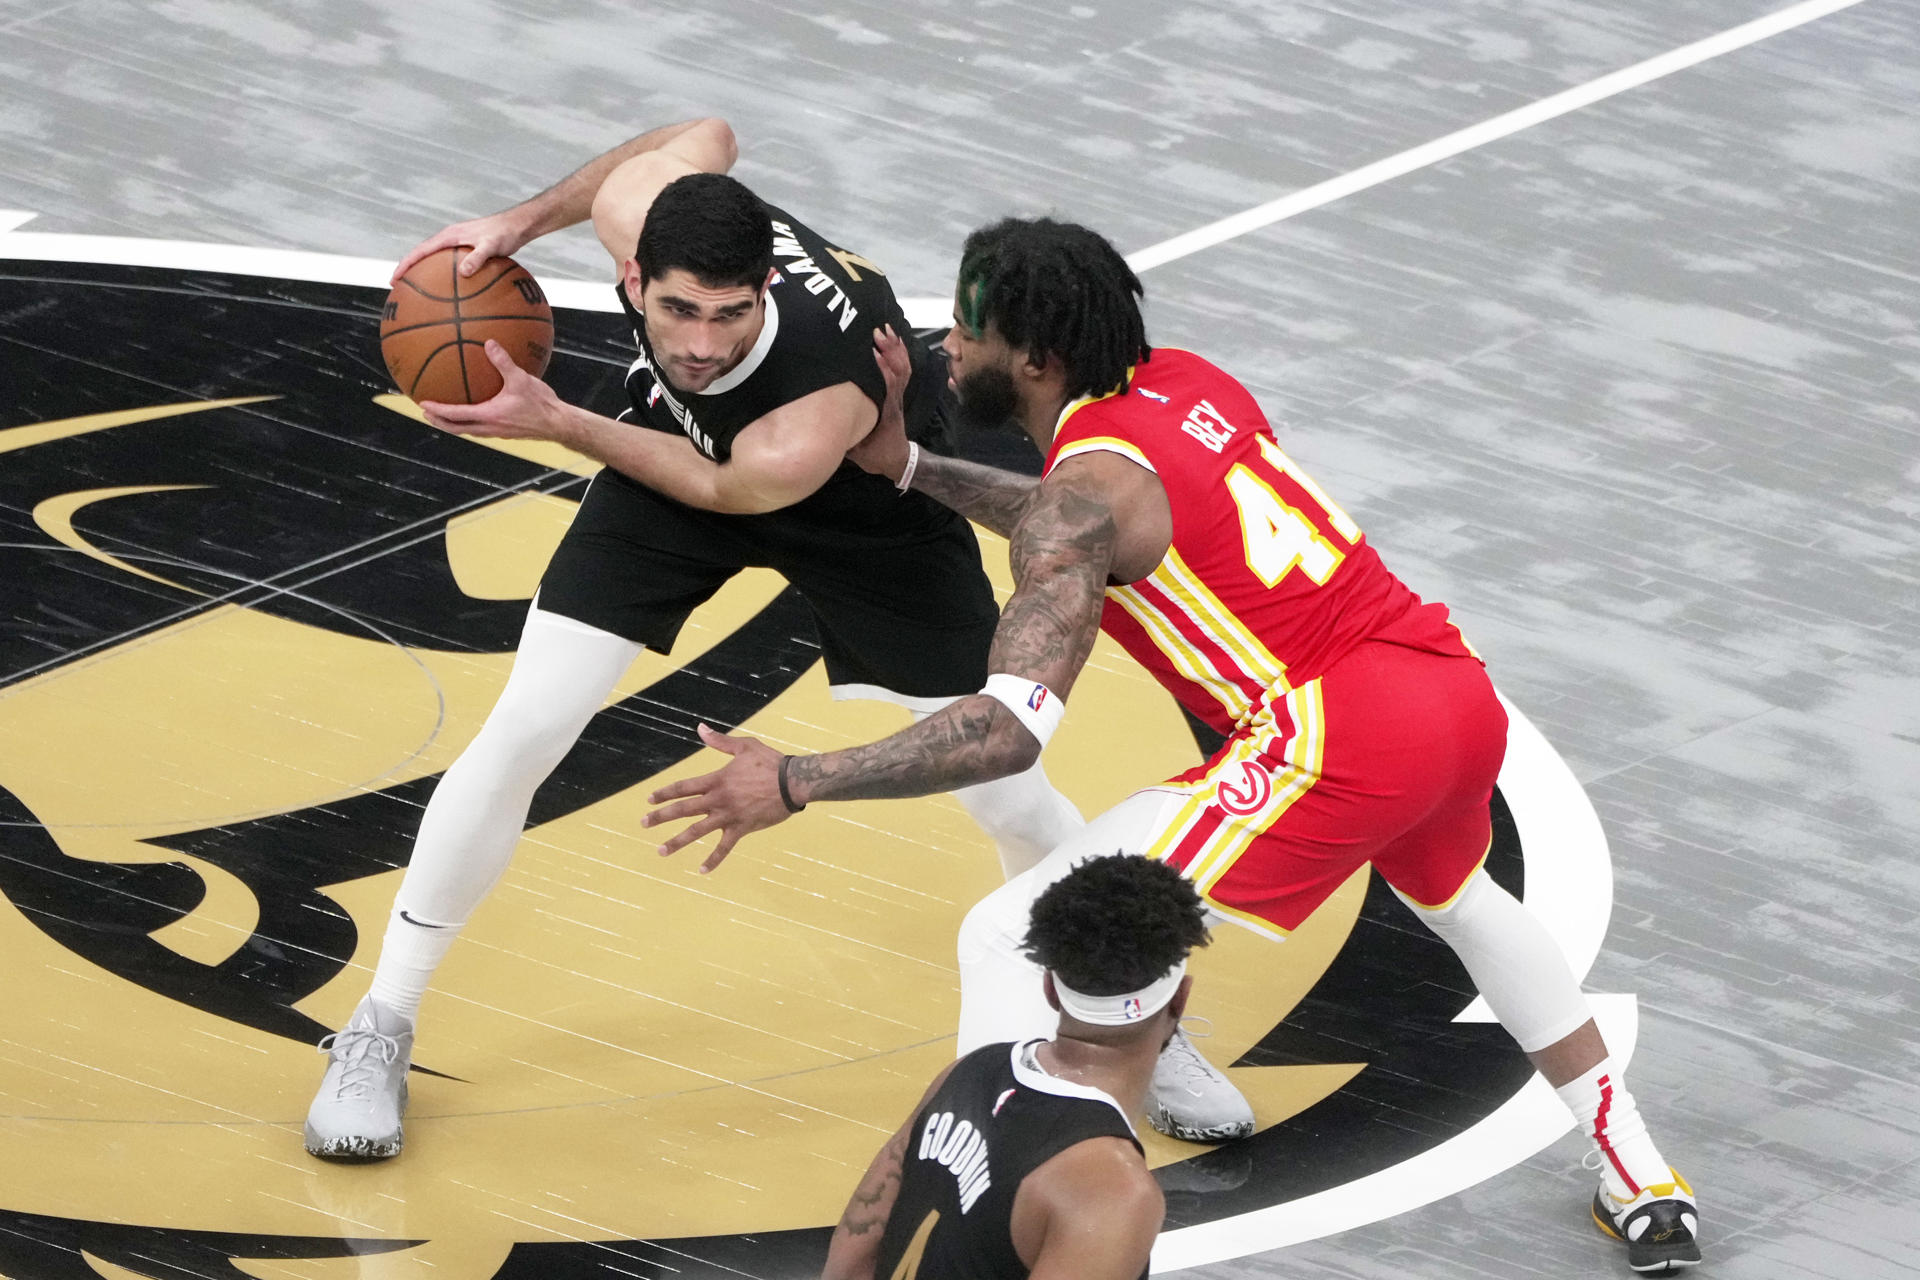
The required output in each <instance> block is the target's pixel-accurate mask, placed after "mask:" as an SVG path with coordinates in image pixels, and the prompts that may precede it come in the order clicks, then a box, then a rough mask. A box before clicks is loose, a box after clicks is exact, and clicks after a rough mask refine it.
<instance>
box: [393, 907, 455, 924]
mask: <svg viewBox="0 0 1920 1280" xmlns="http://www.w3.org/2000/svg"><path fill="white" fill-rule="evenodd" d="M400 918H401V919H402V920H405V921H406V922H407V923H408V924H417V925H419V926H420V927H421V928H422V929H451V928H452V927H453V926H452V925H450V924H428V923H427V922H426V921H425V920H415V919H414V918H413V917H412V916H410V915H408V914H407V913H406V911H404V910H402V911H401V912H400Z"/></svg>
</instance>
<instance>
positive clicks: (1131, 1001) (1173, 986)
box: [1053, 959, 1187, 1027]
mask: <svg viewBox="0 0 1920 1280" xmlns="http://www.w3.org/2000/svg"><path fill="white" fill-rule="evenodd" d="M1186 975H1187V962H1186V961H1185V960H1184V959H1182V960H1181V961H1180V962H1179V963H1178V964H1176V965H1174V966H1173V968H1171V969H1169V970H1167V971H1166V972H1165V973H1164V974H1162V975H1160V976H1159V977H1158V978H1155V979H1154V980H1153V981H1152V982H1149V983H1148V984H1147V985H1146V986H1144V987H1142V988H1140V989H1139V990H1138V991H1122V992H1121V993H1120V994H1119V995H1117V996H1090V995H1087V994H1085V993H1084V992H1080V991H1075V990H1074V989H1073V988H1072V987H1070V986H1068V985H1067V984H1066V982H1065V981H1063V980H1062V979H1061V977H1060V975H1059V974H1058V973H1055V974H1054V975H1053V993H1054V994H1055V995H1056V996H1058V997H1059V998H1060V1008H1061V1011H1062V1012H1064V1013H1066V1014H1067V1015H1068V1016H1070V1017H1073V1018H1077V1019H1078V1020H1080V1021H1081V1022H1089V1023H1092V1024H1093V1025H1094V1026H1096V1027H1124V1026H1126V1025H1127V1024H1129V1023H1133V1022H1139V1021H1141V1020H1142V1019H1145V1018H1150V1017H1152V1016H1153V1015H1154V1014H1156V1013H1158V1012H1160V1011H1161V1010H1162V1009H1164V1008H1166V1007H1167V1002H1168V1001H1169V1000H1172V999H1173V993H1174V992H1176V991H1178V990H1179V989H1180V979H1182V978H1184V977H1185V976H1186Z"/></svg>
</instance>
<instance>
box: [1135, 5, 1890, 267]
mask: <svg viewBox="0 0 1920 1280" xmlns="http://www.w3.org/2000/svg"><path fill="white" fill-rule="evenodd" d="M1859 3H1860V0H1805V2H1804V3H1801V4H1796V5H1791V6H1789V7H1788V8H1785V9H1782V10H1780V11H1779V12H1778V13H1773V14H1769V15H1767V16H1766V17H1764V18H1758V19H1756V20H1754V21H1752V22H1748V23H1744V24H1742V25H1741V26H1737V27H1734V28H1732V29H1730V30H1727V31H1722V32H1721V33H1720V34H1719V35H1717V36H1708V37H1707V38H1706V39H1704V40H1696V41H1695V42H1694V43H1692V44H1690V45H1685V46H1683V47H1681V48H1678V49H1675V50H1673V51H1672V52H1671V53H1663V54H1661V55H1659V56H1658V57H1655V58H1648V59H1647V60H1646V61H1645V62H1638V63H1635V64H1634V65H1633V66H1631V67H1627V68H1624V69H1623V70H1620V71H1615V72H1612V73H1610V74H1608V75H1604V76H1601V77H1600V78H1599V79H1598V80H1592V81H1589V82H1588V83H1586V84H1583V85H1580V86H1579V87H1577V88H1573V89H1568V90H1566V91H1565V92H1562V93H1556V94H1554V95H1553V96H1552V97H1550V98H1542V99H1540V101H1538V102H1534V103H1530V104H1528V105H1527V106H1524V107H1519V108H1517V109H1515V110H1513V111H1509V112H1507V113H1506V114H1505V115H1498V116H1495V117H1494V118H1493V119H1491V120H1483V121H1482V122H1480V123H1479V124H1476V125H1469V126H1468V127H1467V128H1465V129H1461V130H1459V131H1458V132H1457V133H1450V134H1448V135H1447V136H1446V137H1444V138H1435V139H1434V140H1433V141H1432V142H1423V143H1421V144H1420V145H1419V146H1417V147H1413V148H1410V149H1409V150H1406V151H1402V152H1401V153H1400V154H1398V155H1393V156H1388V157H1387V158H1386V159H1384V160H1376V161H1374V162H1373V163H1372V164H1369V165H1365V166H1362V167H1361V168H1358V169H1355V170H1354V171H1353V172H1351V173H1344V174H1341V175H1340V176H1339V177H1337V178H1329V179H1328V180H1327V181H1325V182H1320V183H1315V184H1314V185H1313V186H1311V187H1307V188H1304V189H1303V190H1300V191H1295V192H1294V193H1292V194H1291V195H1285V196H1281V197H1280V198H1279V199H1277V200H1269V201H1267V203H1265V204H1262V205H1256V206H1254V207H1253V208H1251V209H1248V210H1245V211H1244V212H1241V213H1236V214H1234V215H1233V216H1232V217H1230V218H1222V219H1220V221H1218V222H1211V223H1208V224H1207V225H1206V226H1204V227H1200V228H1198V229H1196V230H1193V231H1189V232H1187V233H1186V234H1184V235H1178V236H1175V237H1173V238H1172V239H1171V240H1162V241H1161V242H1160V243H1159V244H1156V245H1149V246H1148V247H1147V248H1145V249H1140V250H1137V251H1136V252H1134V253H1130V254H1128V255H1127V263H1128V265H1130V266H1131V267H1132V268H1133V269H1134V270H1135V271H1146V270H1148V269H1150V268H1153V267H1157V266H1160V265H1162V264H1163V263H1168V262H1172V261H1173V260H1174V259H1176V258H1184V257H1186V256H1187V255H1188V254H1190V253H1198V252H1199V251H1200V250H1202V249H1208V248H1211V247H1213V246H1214V245H1216V244H1220V243H1222V242H1223V241H1227V240H1231V239H1233V238H1234V237H1235V236H1242V235H1245V234H1246V233H1247V232H1249V231H1257V230H1259V229H1260V228H1261V227H1265V226H1270V225H1272V224H1273V223H1276V222H1279V221H1280V220H1281V219H1283V218H1291V217H1293V216H1294V215H1295V214H1297V213H1305V212H1307V211H1308V210H1309V209H1318V208H1319V207H1320V206H1321V205H1323V204H1328V203H1331V202H1332V201H1335V200H1338V199H1340V198H1341V197H1342V196H1350V195H1353V194H1354V193H1355V192H1358V191H1365V190H1366V189H1367V188H1368V187H1375V186H1378V185H1380V184H1381V183H1383V182H1387V181H1390V180H1392V179H1394V178H1398V177H1400V176H1402V175H1403V174H1408V173H1412V172H1413V171H1414V170H1415V169H1424V168H1426V167H1427V166H1428V165H1432V164H1438V163H1439V162H1440V161H1442V160H1446V159H1449V158H1451V157H1453V156H1457V155H1459V154H1460V153H1461V152H1463V151H1471V150H1472V149H1473V148H1475V147H1479V146H1484V145H1486V144H1487V143H1489V142H1497V141H1499V140H1500V139H1501V138H1504V137H1507V136H1508V135H1510V134H1515V133H1518V132H1520V131H1521V130H1522V129H1528V128H1531V127H1533V126H1534V125H1536V124H1541V123H1543V122H1545V121H1548V120H1551V119H1553V118H1554V117H1555V116H1563V115H1566V114H1567V113H1568V112H1569V111H1578V110H1579V109H1580V108H1581V107H1587V106H1592V105H1593V104H1594V103H1596V102H1599V101H1601V100H1602V99H1605V98H1611V97H1613V96H1614V95H1615V94H1618V93H1625V92H1626V91H1627V90H1628V89H1637V88H1639V87H1640V86H1641V85H1643V84H1647V83H1648V82H1650V81H1653V80H1658V79H1660V78H1661V77H1662V76H1670V75H1672V74H1673V73H1674V72H1676V71H1684V70H1686V69H1687V68H1688V67H1691V66H1694V65H1696V64H1698V63H1702V62H1705V61H1706V60H1707V59H1709V58H1717V57H1719V56H1720V55H1721V54H1723V53H1732V52H1733V51H1734V50H1736V49H1744V48H1746V47H1747V46H1748V45H1750V44H1756V43H1758V42H1759V41H1762V40H1765V39H1767V38H1768V37H1769V36H1777V35H1779V34H1780V33H1781V32H1783V31H1791V30H1793V29H1794V28H1795V27H1798V26H1802V25H1804V24H1806V23H1809V22H1812V21H1813V20H1814V19H1816V18H1824V17H1826V16H1827V15H1828V14H1832V13H1838V12H1839V11H1840V10H1842V9H1848V8H1851V7H1852V6H1854V5H1856V4H1859Z"/></svg>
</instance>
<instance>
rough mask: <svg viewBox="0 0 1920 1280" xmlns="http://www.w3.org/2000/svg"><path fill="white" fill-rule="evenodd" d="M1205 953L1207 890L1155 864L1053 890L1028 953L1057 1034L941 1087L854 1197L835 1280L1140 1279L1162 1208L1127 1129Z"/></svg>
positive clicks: (1042, 902)
mask: <svg viewBox="0 0 1920 1280" xmlns="http://www.w3.org/2000/svg"><path fill="white" fill-rule="evenodd" d="M1206 941H1207V931H1206V924H1205V920H1204V906H1203V904H1202V903H1201V901H1200V895H1199V894H1198V893H1197V892H1196V891H1195V890H1194V888H1193V885H1192V884H1191V883H1189V882H1188V881H1187V880H1185V879H1183V878H1182V877H1181V875H1180V874H1179V873H1178V872H1177V871H1175V870H1173V869H1172V868H1171V867H1169V866H1167V865H1165V864H1164V863H1159V862H1151V861H1149V860H1147V859H1145V858H1135V857H1129V856H1125V855H1119V856H1107V857H1097V858H1093V859H1091V860H1089V861H1086V862H1083V863H1081V864H1080V865H1079V866H1078V867H1076V868H1075V869H1074V870H1073V871H1071V872H1069V873H1068V874H1067V875H1065V876H1064V877H1062V878H1061V879H1059V880H1057V881H1055V882H1054V883H1053V884H1052V885H1050V886H1049V887H1048V889H1047V891H1046V892H1045V893H1043V894H1041V895H1040V896H1039V898H1038V899H1036V900H1035V901H1034V903H1033V909H1032V912H1031V915H1030V917H1029V924H1028V927H1027V935H1026V952H1027V954H1028V955H1029V956H1030V957H1031V958H1032V959H1033V960H1034V962H1035V963H1037V964H1039V965H1040V966H1041V967H1042V968H1043V969H1044V970H1045V972H1046V979H1045V990H1046V993H1047V998H1048V1001H1049V1003H1050V1004H1051V1005H1052V1007H1053V1008H1054V1010H1055V1011H1056V1012H1057V1013H1058V1016H1059V1029H1058V1030H1057V1031H1056V1032H1055V1034H1054V1036H1053V1038H1052V1039H1048V1040H1028V1041H1025V1042H1020V1043H1011V1044H1009V1043H998V1044H990V1045H987V1046H985V1047H983V1048H980V1049H977V1050H975V1051H974V1052H972V1053H970V1054H968V1055H966V1056H965V1057H963V1058H961V1059H960V1060H959V1061H958V1062H956V1063H954V1064H953V1065H952V1066H950V1067H948V1068H947V1069H946V1070H944V1071H942V1072H941V1073H940V1074H939V1076H937V1077H936V1078H935V1079H934V1082H933V1085H932V1087H931V1088H929V1089H928V1091H927V1094H926V1096H925V1097H923V1098H922V1099H921V1100H920V1105H919V1106H918V1107H916V1108H915V1109H914V1113H913V1115H912V1116H911V1117H910V1118H909V1119H908V1121H907V1123H906V1124H904V1125H902V1126H901V1128H900V1130H899V1131H898V1132H897V1133H895V1134H894V1135H893V1137H892V1138H891V1139H890V1140H889V1141H888V1142H887V1144H886V1146H884V1147H882V1148H881V1149H880V1154H879V1155H877V1156H875V1157H874V1160H873V1163H872V1165H871V1166H869V1167H868V1169H867V1173H866V1177H865V1178H864V1179H862V1181H861V1184H860V1186H859V1188H858V1189H857V1190H856V1191H855V1192H854V1194H853V1198H852V1200H851V1201H849V1202H848V1204H847V1211H846V1213H845V1214H844V1215H842V1217H841V1219H840V1225H839V1226H838V1227H837V1228H836V1229H835V1231H834V1233H833V1242H832V1244H831V1246H830V1247H829V1251H828V1254H827V1267H826V1271H825V1276H826V1277H827V1280H870V1278H871V1277H875V1276H900V1275H910V1276H914V1277H916V1280H943V1278H945V1277H958V1276H965V1277H972V1278H975V1280H987V1278H989V1277H991V1278H995V1280H997V1278H998V1277H1003V1276H1004V1277H1015V1278H1023V1277H1025V1276H1027V1275H1029V1274H1045V1275H1054V1276H1074V1277H1077V1278H1080V1280H1135V1277H1139V1276H1144V1275H1145V1274H1146V1271H1147V1261H1148V1255H1149V1253H1150V1252H1151V1251H1152V1248H1153V1240H1154V1237H1155V1236H1156V1235H1157V1234H1158V1233H1159V1230H1160V1222H1161V1218H1162V1216H1163V1214H1164V1212H1165V1208H1166V1205H1165V1201H1164V1200H1163V1199H1162V1196H1161V1192H1160V1188H1159V1185H1158V1184H1157V1183H1155V1181H1154V1179H1153V1175H1152V1174H1151V1173H1149V1172H1148V1171H1147V1164H1146V1159H1145V1157H1144V1155H1143V1153H1142V1151H1141V1147H1140V1142H1139V1140H1138V1139H1137V1138H1136V1137H1135V1136H1134V1131H1133V1126H1132V1122H1131V1120H1130V1119H1129V1117H1132V1116H1136V1115H1138V1114H1140V1110H1141V1108H1142V1107H1143V1106H1144V1105H1145V1103H1146V1095H1147V1087H1148V1083H1149V1082H1150V1081H1151V1080H1152V1078H1153V1072H1154V1064H1155V1062H1156V1060H1157V1059H1158V1057H1159V1054H1160V1050H1161V1048H1162V1047H1163V1046H1164V1045H1165V1044H1166V1043H1167V1041H1168V1040H1169V1039H1170V1038H1171V1037H1172V1036H1173V1033H1174V1029H1175V1028H1176V1026H1177V1025H1178V1024H1179V1020H1180V1015H1181V1013H1182V1011H1183V1010H1184V1009H1185V1008H1186V1005H1187V992H1188V990H1189V989H1190V988H1191V987H1192V985H1193V980H1192V979H1191V978H1189V977H1187V976H1186V973H1187V953H1188V951H1190V950H1191V949H1192V948H1194V947H1196V946H1205V945H1206Z"/></svg>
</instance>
